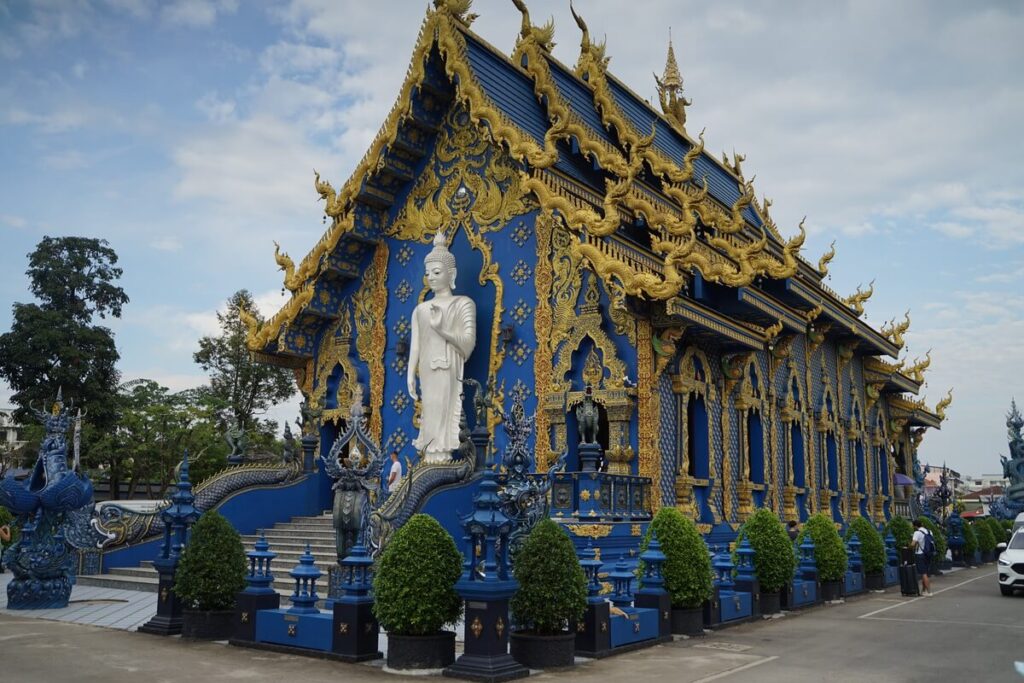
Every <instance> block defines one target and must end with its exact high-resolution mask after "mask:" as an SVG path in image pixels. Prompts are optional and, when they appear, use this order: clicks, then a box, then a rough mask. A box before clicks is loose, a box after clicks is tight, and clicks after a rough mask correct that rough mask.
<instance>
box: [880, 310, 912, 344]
mask: <svg viewBox="0 0 1024 683" xmlns="http://www.w3.org/2000/svg"><path fill="white" fill-rule="evenodd" d="M903 316H904V318H905V319H904V321H903V322H901V323H900V324H899V325H897V324H895V321H892V322H890V323H889V324H888V325H883V326H882V329H880V330H879V332H880V333H881V334H882V336H883V337H885V338H886V339H888V340H889V341H891V342H892V343H893V344H895V345H896V346H903V335H904V334H906V333H907V330H909V329H910V309H909V308H908V309H907V312H906V313H904V314H903Z"/></svg>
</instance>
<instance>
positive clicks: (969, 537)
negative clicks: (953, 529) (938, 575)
mask: <svg viewBox="0 0 1024 683" xmlns="http://www.w3.org/2000/svg"><path fill="white" fill-rule="evenodd" d="M963 534H964V564H965V565H967V566H968V567H970V566H973V565H975V564H977V557H976V556H977V554H978V534H976V533H975V531H974V524H972V523H970V522H968V523H967V524H964V531H963Z"/></svg>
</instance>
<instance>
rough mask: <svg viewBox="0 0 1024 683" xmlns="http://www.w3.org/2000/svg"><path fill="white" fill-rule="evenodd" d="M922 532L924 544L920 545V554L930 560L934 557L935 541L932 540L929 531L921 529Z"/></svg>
mask: <svg viewBox="0 0 1024 683" xmlns="http://www.w3.org/2000/svg"><path fill="white" fill-rule="evenodd" d="M922 531H924V543H923V544H922V547H921V552H923V553H924V556H925V557H927V558H928V559H929V560H930V559H931V558H933V557H935V539H934V538H932V532H931V531H928V530H927V529H922Z"/></svg>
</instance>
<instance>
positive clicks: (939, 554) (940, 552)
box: [918, 517, 949, 576]
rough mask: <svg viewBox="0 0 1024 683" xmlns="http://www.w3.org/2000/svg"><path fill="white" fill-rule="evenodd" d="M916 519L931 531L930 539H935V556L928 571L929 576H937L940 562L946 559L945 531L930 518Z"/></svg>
mask: <svg viewBox="0 0 1024 683" xmlns="http://www.w3.org/2000/svg"><path fill="white" fill-rule="evenodd" d="M918 519H919V520H920V521H921V524H923V525H924V526H925V528H927V529H928V531H930V532H932V539H933V540H934V541H935V557H933V558H932V564H931V567H930V569H931V572H930V573H931V576H937V575H938V574H939V571H938V570H939V568H940V566H941V564H942V562H944V561H945V559H946V549H947V548H949V543H947V542H946V533H945V532H944V531H943V530H942V529H940V528H939V525H938V524H936V523H935V522H934V521H932V520H931V519H930V518H928V517H919V518H918Z"/></svg>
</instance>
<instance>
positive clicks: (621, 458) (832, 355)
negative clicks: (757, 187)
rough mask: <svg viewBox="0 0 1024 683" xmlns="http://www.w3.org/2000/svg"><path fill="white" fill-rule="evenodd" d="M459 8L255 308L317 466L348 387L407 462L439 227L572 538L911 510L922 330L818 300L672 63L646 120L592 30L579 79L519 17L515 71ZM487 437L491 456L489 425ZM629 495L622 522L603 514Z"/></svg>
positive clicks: (451, 8)
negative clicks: (898, 479) (588, 412)
mask: <svg viewBox="0 0 1024 683" xmlns="http://www.w3.org/2000/svg"><path fill="white" fill-rule="evenodd" d="M467 5H468V3H465V2H455V1H453V0H447V1H441V0H438V1H437V2H435V7H434V8H433V9H431V10H430V11H428V13H427V16H426V18H425V19H424V22H423V26H422V28H421V30H420V33H419V38H418V40H417V42H416V45H415V47H414V48H413V53H412V59H411V61H410V65H409V69H408V73H407V76H406V79H405V82H404V83H403V84H402V87H401V91H400V92H399V93H398V97H397V100H396V102H395V105H394V107H393V109H392V110H391V112H390V114H389V115H388V117H387V120H386V121H385V122H384V124H383V126H382V127H381V130H380V133H379V134H378V135H377V137H376V139H375V140H374V141H373V143H372V145H371V146H370V149H369V150H368V151H367V153H366V155H365V157H364V158H363V160H362V161H361V162H360V163H359V165H358V166H357V167H356V168H355V169H354V170H353V172H352V174H351V177H350V178H349V180H348V181H347V182H345V183H344V184H342V185H341V186H340V187H339V188H338V189H335V188H334V187H333V186H332V185H331V184H330V183H329V182H328V181H327V180H326V179H324V178H321V177H320V176H319V175H317V176H316V178H315V187H316V191H317V192H318V193H319V195H320V197H321V198H322V200H323V202H324V205H323V208H324V215H325V217H326V223H327V225H328V226H329V227H328V228H327V230H326V232H325V233H324V235H323V237H322V238H321V239H320V241H319V242H317V243H316V244H315V245H313V247H312V249H311V250H310V251H309V252H308V253H307V254H306V255H305V256H304V257H303V258H301V260H299V261H298V263H296V262H295V261H293V260H292V259H291V258H290V257H289V256H288V255H287V254H285V253H282V252H281V251H278V252H277V253H275V257H276V259H277V262H278V265H279V266H280V267H281V269H282V270H283V271H284V274H285V278H284V285H285V287H287V289H288V290H290V292H291V299H290V300H289V301H288V303H287V304H286V305H285V306H284V307H282V308H281V310H280V311H278V312H277V313H276V314H275V315H273V317H271V318H270V319H269V320H266V321H261V320H258V319H256V318H255V317H252V316H248V315H247V316H245V320H246V323H247V325H248V326H249V337H248V340H249V346H250V348H251V350H252V352H253V354H254V355H255V356H256V357H257V358H258V359H259V360H260V361H262V362H266V363H270V364H274V365H277V366H282V367H287V368H292V369H294V371H295V376H296V379H297V382H298V384H299V387H300V389H301V391H302V393H303V395H304V397H305V400H306V402H307V404H308V405H310V406H319V416H318V418H317V420H318V430H319V433H318V436H319V440H320V441H319V451H320V453H327V452H328V451H329V450H330V448H331V446H332V444H333V443H334V440H335V438H336V437H337V436H338V435H339V434H340V433H342V432H344V431H345V429H346V424H347V420H349V419H350V418H351V416H352V415H353V413H352V410H351V408H352V406H351V405H350V402H351V401H352V396H354V395H357V396H358V395H359V390H357V389H356V385H357V384H358V385H360V386H361V387H363V388H365V396H366V404H367V410H366V419H367V425H368V430H369V432H370V433H371V434H372V435H373V436H374V438H375V439H377V440H378V442H379V443H380V444H381V450H382V451H383V452H386V453H390V452H391V451H392V450H395V451H398V452H399V454H400V458H402V459H403V460H404V461H406V462H408V463H410V464H411V465H413V466H414V467H413V470H414V471H415V469H416V467H415V465H416V458H417V454H416V451H415V449H414V448H413V447H412V445H411V442H412V439H413V438H414V437H415V435H416V433H417V421H418V414H419V411H420V409H421V406H419V405H418V402H416V401H413V400H412V399H411V398H410V397H409V395H408V392H407V390H406V370H407V363H408V356H409V344H410V334H411V316H412V312H413V309H414V307H415V306H416V305H417V303H418V302H420V301H423V300H424V297H425V296H426V295H427V293H428V291H429V290H428V288H427V286H426V285H425V284H424V278H423V259H424V256H425V255H426V254H427V253H428V252H429V251H430V249H431V244H432V241H433V239H434V237H435V235H436V234H437V232H438V231H443V234H444V236H445V238H446V240H447V241H448V242H449V249H450V250H451V252H452V253H454V254H455V255H456V257H457V260H458V264H459V265H458V268H459V278H458V282H457V286H456V293H457V294H461V295H465V296H468V297H471V298H472V299H473V300H474V302H475V304H476V311H477V321H476V324H477V338H476V347H475V350H474V351H473V353H472V355H471V357H470V358H469V360H468V361H467V364H466V367H465V376H466V377H467V378H471V379H474V380H476V381H477V382H479V384H480V385H482V386H485V387H486V386H490V387H493V391H492V393H493V396H494V398H495V400H496V401H497V404H498V405H499V406H503V407H504V409H506V410H507V409H508V407H509V406H511V405H512V404H513V402H514V401H516V400H518V401H520V402H521V403H522V405H523V406H524V408H525V410H526V413H527V414H533V415H534V416H535V424H534V427H535V429H534V431H533V432H532V435H531V440H532V441H531V443H530V444H529V446H530V449H531V453H532V456H533V463H532V467H533V469H534V470H535V472H537V473H543V472H546V471H547V470H548V469H549V468H550V467H551V466H552V465H553V464H554V463H555V462H556V461H557V460H558V459H559V458H560V456H562V454H566V455H565V474H563V475H559V477H560V478H559V479H556V481H555V483H554V488H553V489H552V494H551V495H552V508H551V509H552V514H553V515H555V516H556V518H560V519H561V520H562V521H563V523H564V524H566V525H567V526H568V527H569V528H570V530H575V531H576V532H578V533H577V535H584V536H586V535H589V536H590V537H592V538H595V537H599V536H601V534H602V533H608V532H602V531H600V529H598V530H597V531H595V529H597V528H598V527H597V526H595V525H594V524H591V522H593V520H599V521H601V520H610V519H614V520H616V521H626V522H633V521H635V520H637V519H642V518H644V516H645V515H647V516H649V514H650V513H651V512H652V511H654V510H656V509H658V508H660V507H661V506H669V505H672V506H678V507H679V508H680V509H682V510H683V511H684V512H685V513H687V514H688V515H690V516H691V517H692V518H693V519H694V520H695V521H697V523H698V525H699V528H700V529H701V530H702V531H703V532H704V533H715V534H718V533H727V532H728V531H729V530H730V529H732V530H734V529H735V528H736V527H737V526H738V525H739V524H740V523H742V522H743V520H744V519H745V517H746V516H747V515H749V514H750V513H751V511H752V510H753V509H754V508H756V507H762V506H764V507H769V508H771V509H773V510H775V511H776V512H777V513H778V514H779V515H780V516H781V517H783V518H784V519H797V520H802V519H805V518H806V517H807V515H809V514H811V513H814V512H819V511H820V512H826V513H829V514H831V515H832V517H833V518H834V519H835V520H836V521H837V522H840V523H846V522H847V521H848V520H850V519H851V518H852V517H853V516H857V515H860V516H863V517H867V518H869V519H871V520H872V521H874V522H882V521H884V520H885V519H887V518H888V517H890V516H892V515H893V514H897V512H898V510H897V505H898V504H900V503H901V499H900V494H901V491H900V490H899V489H898V487H896V486H895V484H894V482H895V475H896V474H897V473H901V474H903V475H906V476H909V477H912V476H913V474H914V470H915V462H916V448H917V445H918V443H919V442H920V440H921V438H922V436H923V434H924V431H925V430H926V429H927V428H938V427H939V426H940V423H941V422H942V420H943V419H944V410H945V408H946V407H947V406H948V405H949V401H950V400H951V397H947V398H946V399H944V400H943V401H942V402H940V404H939V405H938V406H936V407H935V408H930V407H928V406H927V405H925V404H924V402H923V401H921V400H919V399H917V398H916V396H917V394H918V392H919V390H920V389H921V385H922V382H923V373H924V372H925V370H926V368H927V367H928V364H929V362H930V359H929V358H925V359H924V360H921V361H916V362H913V363H911V362H907V361H899V360H898V359H899V356H900V351H901V348H902V345H903V335H904V334H905V333H906V331H907V329H908V327H909V324H910V319H909V316H907V318H906V319H905V320H904V321H902V322H896V321H893V322H891V323H889V324H887V325H885V326H883V327H882V328H881V329H876V328H874V327H872V326H871V325H869V324H868V323H867V322H865V320H864V317H863V313H864V303H865V302H866V301H867V300H868V298H869V297H870V295H871V293H872V289H871V288H868V289H867V290H865V291H861V290H858V292H857V293H856V294H854V295H852V296H849V297H842V296H840V295H838V294H836V293H835V292H833V291H832V290H830V289H829V288H828V287H826V286H825V284H824V283H823V278H824V277H825V275H826V274H827V270H828V267H829V261H830V260H831V259H832V257H833V256H834V250H833V251H830V252H829V253H827V254H825V255H824V256H823V257H821V259H820V260H816V261H811V260H808V259H807V258H806V257H805V255H803V254H802V253H801V246H802V243H803V240H804V232H803V228H802V226H800V227H798V228H796V229H795V230H793V231H791V232H792V233H794V234H791V235H790V236H788V237H787V236H785V235H784V234H783V232H782V231H781V230H780V228H779V227H778V226H777V225H776V224H775V222H774V221H773V220H772V218H771V215H770V213H769V208H770V202H768V201H767V200H762V201H758V200H757V199H756V198H755V191H754V187H753V185H752V182H751V181H748V180H747V179H746V178H745V177H744V174H743V169H742V165H741V164H742V161H743V157H742V156H734V158H733V159H731V160H730V159H717V158H714V157H712V156H711V155H710V154H708V153H706V152H705V151H704V147H703V141H702V139H701V138H700V136H694V135H693V134H692V133H691V132H688V131H687V128H686V106H687V105H688V104H689V101H688V100H686V98H685V97H684V95H683V89H682V77H681V76H680V73H679V69H678V67H677V65H676V60H675V57H674V55H673V52H672V48H671V46H670V47H669V54H668V59H667V63H666V66H665V70H664V75H663V76H662V77H661V78H659V79H657V80H658V82H657V86H658V92H659V96H660V97H659V99H660V103H659V105H660V107H659V108H657V109H655V108H653V107H652V106H651V105H650V104H649V103H648V102H647V101H645V100H644V99H643V98H641V97H639V96H638V95H636V94H635V93H634V92H633V91H632V90H630V88H629V87H628V86H627V85H626V84H624V83H622V82H621V81H619V80H618V79H616V78H615V76H614V75H613V74H611V73H610V72H609V71H608V69H607V66H608V58H607V57H606V56H605V54H604V45H603V44H598V43H595V42H594V41H593V40H592V39H591V37H590V34H589V31H588V28H587V26H586V23H585V21H584V19H583V18H582V17H579V16H577V24H578V26H579V29H580V43H581V48H580V53H579V57H578V60H577V62H576V64H575V65H567V64H562V63H561V62H559V61H558V60H557V59H555V58H554V57H553V56H552V55H551V52H550V46H551V41H552V38H553V26H551V25H547V26H536V25H534V24H533V23H532V22H531V21H530V18H529V14H528V12H527V11H526V10H525V8H524V9H522V10H521V11H522V13H523V22H522V27H521V31H520V36H519V38H518V40H517V43H516V47H515V49H514V52H513V54H512V55H506V54H503V53H501V52H499V51H498V50H496V49H495V48H493V47H492V46H491V45H489V44H488V43H487V42H486V41H485V40H484V39H482V38H481V37H479V36H477V35H476V34H475V33H473V31H472V30H471V29H470V23H471V21H472V15H469V14H467V8H466V6H467ZM311 218H313V219H318V218H319V216H316V217H311ZM588 386H589V387H590V388H591V395H592V397H593V401H594V403H596V405H597V406H598V411H599V430H598V441H599V442H600V445H601V450H602V452H603V454H604V459H605V461H606V466H605V472H604V473H603V474H604V475H605V476H606V478H607V479H608V481H607V482H605V483H604V484H601V485H599V486H598V487H597V488H592V487H591V488H588V486H587V485H583V484H581V483H580V481H581V480H582V479H585V477H580V476H578V473H579V472H580V471H581V470H582V469H583V467H581V463H580V461H579V452H578V451H579V448H578V444H577V442H578V441H579V438H578V433H579V432H578V428H579V425H578V424H577V418H576V413H575V407H576V406H577V405H579V404H580V403H581V401H582V400H583V397H584V392H585V390H586V387H588ZM465 412H466V413H467V414H470V415H472V414H473V406H472V405H471V401H470V397H469V396H468V395H467V397H466V403H465ZM487 421H488V425H487V426H488V427H489V429H490V432H491V434H492V438H493V447H494V452H495V453H496V454H497V457H498V458H499V459H500V454H501V453H502V451H503V449H504V448H505V447H506V446H507V445H508V444H507V440H508V437H507V435H505V434H504V433H503V432H502V430H501V429H500V428H498V421H499V412H498V411H497V410H491V411H489V412H488V417H487ZM574 473H575V474H574ZM559 482H562V483H563V484H564V485H565V488H564V489H559ZM602 486H604V488H602ZM617 487H618V488H617ZM620 490H621V495H620V499H619V500H616V501H609V500H608V498H609V494H610V493H611V495H612V496H615V495H619V494H618V493H617V492H619V491H620ZM601 493H604V499H603V500H604V501H605V502H604V503H603V504H602V505H603V506H604V507H602V506H598V505H596V504H595V502H594V501H595V500H600V499H601ZM623 496H624V497H626V498H623ZM627 498H628V499H627ZM466 500H468V498H466ZM623 501H625V502H623ZM620 503H622V504H624V505H625V506H626V507H629V505H631V504H634V508H633V509H631V510H629V511H627V512H625V513H621V514H613V513H611V512H609V510H610V507H609V506H614V505H617V504H620ZM467 509H468V505H463V510H464V511H465V510H467ZM641 513H643V514H641ZM598 526H599V525H598ZM630 528H631V530H632V532H631V535H638V534H639V531H638V525H636V524H631V525H630ZM588 529H589V531H587V530H588ZM451 531H453V533H454V532H456V531H457V529H451ZM627 533H628V532H627Z"/></svg>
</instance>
